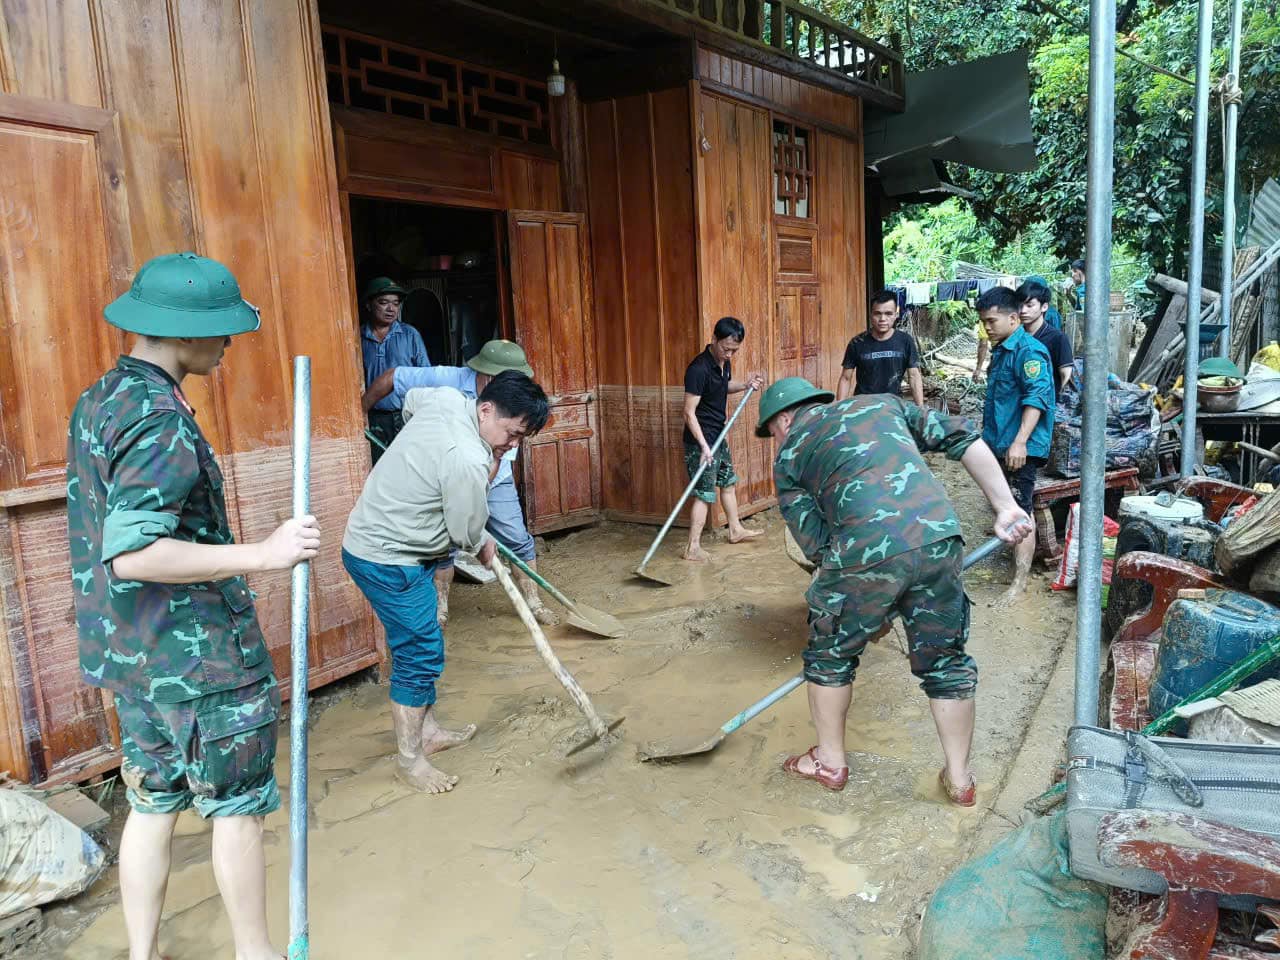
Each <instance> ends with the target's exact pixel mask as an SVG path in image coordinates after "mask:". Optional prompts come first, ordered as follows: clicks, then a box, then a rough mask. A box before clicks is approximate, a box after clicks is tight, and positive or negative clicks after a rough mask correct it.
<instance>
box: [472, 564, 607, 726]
mask: <svg viewBox="0 0 1280 960" xmlns="http://www.w3.org/2000/svg"><path fill="white" fill-rule="evenodd" d="M489 569H490V570H492V571H493V573H494V576H496V577H497V578H498V582H499V583H500V584H502V589H503V590H505V591H506V592H507V596H508V597H510V598H511V605H512V606H513V607H515V608H516V613H518V614H519V615H520V619H521V620H523V621H524V625H525V626H526V627H527V628H528V630H529V633H530V634H531V635H532V636H533V643H534V646H536V647H537V648H538V653H539V654H540V655H541V657H542V662H543V663H545V664H546V665H547V669H549V670H550V671H551V672H552V673H553V674H555V677H556V679H557V680H559V681H560V685H561V686H562V687H564V688H565V690H567V691H568V692H569V696H571V697H572V698H573V702H574V703H576V704H577V705H578V709H579V710H581V711H582V715H583V716H584V717H586V718H587V723H588V724H590V726H591V732H592V733H594V734H595V735H596V736H597V737H603V736H604V735H605V734H607V733H608V732H609V728H608V727H606V726H605V723H604V721H603V720H601V719H600V715H599V714H598V713H596V709H595V707H593V706H592V705H591V701H590V700H589V699H587V695H586V693H585V692H583V689H582V687H580V686H578V681H577V680H575V679H573V674H571V673H570V672H569V671H568V670H566V669H565V667H564V664H563V663H561V662H560V658H559V657H557V656H556V652H555V651H554V650H552V649H551V644H549V643H548V642H547V638H546V636H545V635H544V634H543V633H542V627H540V626H538V621H537V620H535V619H533V613H532V612H530V610H529V605H528V604H527V603H525V602H524V597H522V596H521V595H520V591H519V590H517V589H516V585H515V583H514V582H513V581H512V579H511V574H510V573H509V572H508V571H507V568H506V567H505V566H503V563H502V561H501V560H499V559H498V556H497V554H496V553H495V554H494V556H493V559H492V560H490V561H489Z"/></svg>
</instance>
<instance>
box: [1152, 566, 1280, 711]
mask: <svg viewBox="0 0 1280 960" xmlns="http://www.w3.org/2000/svg"><path fill="white" fill-rule="evenodd" d="M1277 636H1280V609H1277V608H1276V607H1273V606H1272V605H1271V604H1269V603H1264V602H1263V601H1261V600H1259V599H1258V598H1257V597H1251V596H1249V595H1248V594H1247V593H1236V592H1235V591H1234V590H1206V591H1205V592H1204V599H1203V600H1188V599H1179V600H1175V601H1173V603H1171V604H1169V609H1168V611H1167V612H1166V613H1165V615H1164V629H1163V631H1162V635H1161V638H1160V651H1159V653H1158V654H1157V655H1156V670H1155V675H1154V676H1153V677H1152V678H1151V694H1150V697H1149V698H1148V707H1149V708H1150V712H1151V716H1152V717H1158V716H1160V715H1161V714H1162V713H1164V712H1165V711H1166V710H1170V709H1172V708H1173V707H1176V706H1177V705H1178V704H1179V703H1181V702H1182V701H1183V700H1185V699H1186V698H1187V697H1189V696H1191V695H1192V694H1193V693H1195V692H1196V691H1197V690H1199V689H1200V688H1201V687H1203V686H1204V685H1205V684H1207V683H1209V682H1210V681H1212V680H1213V679H1214V678H1216V677H1218V676H1221V675H1222V674H1223V673H1225V672H1226V671H1227V670H1229V669H1230V668H1231V667H1234V666H1235V665H1236V664H1237V663H1239V662H1240V661H1241V660H1243V659H1244V658H1245V657H1247V656H1249V654H1251V653H1253V651H1255V650H1257V649H1258V648H1259V647H1260V646H1262V645H1263V644H1265V643H1266V642H1267V641H1269V640H1271V639H1273V638H1274V637H1277ZM1269 678H1278V679H1280V661H1274V662H1272V663H1271V664H1270V665H1269V666H1266V667H1263V668H1262V669H1261V670H1259V671H1258V672H1257V673H1255V674H1254V675H1253V676H1252V677H1250V678H1249V680H1248V683H1250V684H1253V683H1258V682H1259V681H1261V680H1266V679H1269Z"/></svg>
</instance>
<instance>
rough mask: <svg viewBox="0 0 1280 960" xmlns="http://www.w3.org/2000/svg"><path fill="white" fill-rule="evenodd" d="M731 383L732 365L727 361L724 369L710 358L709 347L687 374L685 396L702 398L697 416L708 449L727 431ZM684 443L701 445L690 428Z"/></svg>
mask: <svg viewBox="0 0 1280 960" xmlns="http://www.w3.org/2000/svg"><path fill="white" fill-rule="evenodd" d="M729 379H730V372H729V361H728V360H726V361H725V362H724V368H723V369H721V368H720V367H719V366H718V365H717V364H716V361H715V358H714V357H712V356H711V348H710V347H707V349H705V350H703V351H702V352H701V353H700V354H698V355H697V356H696V357H694V358H693V363H691V364H689V368H688V369H687V370H685V372H684V392H685V393H692V394H695V395H696V396H699V397H701V398H702V399H701V400H699V401H698V406H697V409H695V410H694V416H695V417H697V419H698V426H700V427H702V436H703V438H704V439H705V440H706V441H707V446H708V447H709V446H711V445H712V444H713V443H715V442H716V437H718V436H720V431H721V430H723V429H724V422H725V405H726V404H727V403H728V402H729ZM684 442H685V443H693V444H696V443H697V442H698V441H697V440H696V439H695V438H694V436H693V434H692V433H691V432H690V431H689V428H688V427H687V426H686V427H685V428H684Z"/></svg>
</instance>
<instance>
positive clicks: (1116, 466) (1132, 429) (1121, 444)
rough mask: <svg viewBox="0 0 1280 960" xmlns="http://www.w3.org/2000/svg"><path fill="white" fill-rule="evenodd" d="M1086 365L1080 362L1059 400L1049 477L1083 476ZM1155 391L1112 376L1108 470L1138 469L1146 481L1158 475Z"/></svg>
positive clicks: (1109, 390)
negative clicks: (1082, 425) (1050, 475)
mask: <svg viewBox="0 0 1280 960" xmlns="http://www.w3.org/2000/svg"><path fill="white" fill-rule="evenodd" d="M1083 389H1084V361H1083V360H1077V361H1076V362H1075V365H1074V369H1073V370H1072V372H1071V379H1070V381H1068V383H1067V385H1066V386H1065V387H1064V388H1063V390H1062V395H1061V396H1060V397H1059V398H1058V405H1057V409H1056V412H1055V413H1054V426H1053V439H1052V440H1051V441H1050V445H1049V462H1048V464H1047V470H1048V472H1049V473H1052V474H1056V475H1058V476H1060V477H1078V476H1080V438H1081V423H1082V420H1081V392H1082V391H1083ZM1155 400H1156V390H1155V388H1154V387H1147V386H1139V385H1138V384H1134V383H1125V382H1124V381H1123V380H1121V379H1120V378H1119V377H1117V376H1116V375H1115V374H1107V439H1106V444H1107V460H1106V469H1107V470H1124V469H1127V468H1129V467H1137V468H1138V474H1139V475H1140V476H1143V477H1152V476H1155V474H1156V471H1157V466H1158V465H1157V463H1156V455H1157V451H1158V447H1159V441H1160V411H1159V410H1158V409H1157V408H1156V403H1155Z"/></svg>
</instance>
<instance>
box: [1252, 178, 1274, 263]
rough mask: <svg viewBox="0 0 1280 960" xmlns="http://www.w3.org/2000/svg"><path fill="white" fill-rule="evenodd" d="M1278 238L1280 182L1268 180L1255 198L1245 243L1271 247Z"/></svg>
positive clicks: (1253, 245)
mask: <svg viewBox="0 0 1280 960" xmlns="http://www.w3.org/2000/svg"><path fill="white" fill-rule="evenodd" d="M1277 239H1280V183H1276V182H1275V181H1274V180H1268V181H1267V182H1266V183H1264V184H1263V185H1262V189H1261V190H1259V191H1258V195H1257V196H1256V197H1254V198H1253V209H1252V210H1251V211H1250V212H1249V229H1248V230H1246V231H1245V235H1244V245H1245V246H1246V247H1269V246H1271V244H1272V243H1274V242H1275V241H1276V240H1277Z"/></svg>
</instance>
